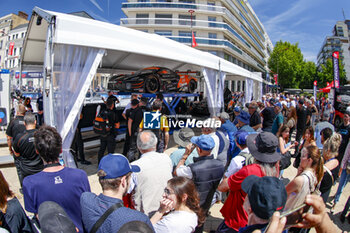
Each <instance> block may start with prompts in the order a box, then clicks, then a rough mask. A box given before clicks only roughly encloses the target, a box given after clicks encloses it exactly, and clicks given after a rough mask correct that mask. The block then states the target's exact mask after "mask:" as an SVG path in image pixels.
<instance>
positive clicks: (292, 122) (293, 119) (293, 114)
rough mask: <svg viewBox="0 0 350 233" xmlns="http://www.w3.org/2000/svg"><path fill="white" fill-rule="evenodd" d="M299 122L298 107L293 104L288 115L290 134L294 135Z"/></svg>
mask: <svg viewBox="0 0 350 233" xmlns="http://www.w3.org/2000/svg"><path fill="white" fill-rule="evenodd" d="M296 124H297V109H296V108H295V107H293V106H291V107H290V108H289V112H288V117H287V124H286V125H287V126H288V127H289V129H290V133H289V134H290V135H291V136H292V134H293V132H294V130H295V126H296Z"/></svg>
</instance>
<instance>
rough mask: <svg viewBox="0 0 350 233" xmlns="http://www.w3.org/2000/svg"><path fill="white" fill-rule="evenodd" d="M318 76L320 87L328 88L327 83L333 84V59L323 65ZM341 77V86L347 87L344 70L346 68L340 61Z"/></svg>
mask: <svg viewBox="0 0 350 233" xmlns="http://www.w3.org/2000/svg"><path fill="white" fill-rule="evenodd" d="M317 76H318V83H319V84H318V86H319V87H321V88H323V87H326V86H327V82H328V83H331V82H332V81H333V79H334V77H333V62H332V59H331V58H329V59H327V61H326V64H325V65H324V64H322V65H321V70H320V72H318V73H317ZM339 77H340V85H345V84H346V83H347V81H346V74H345V70H344V66H343V64H342V61H341V60H339Z"/></svg>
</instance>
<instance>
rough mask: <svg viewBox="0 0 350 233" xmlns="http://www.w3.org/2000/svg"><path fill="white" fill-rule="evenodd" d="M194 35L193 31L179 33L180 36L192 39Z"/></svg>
mask: <svg viewBox="0 0 350 233" xmlns="http://www.w3.org/2000/svg"><path fill="white" fill-rule="evenodd" d="M191 35H192V33H191V31H179V36H187V37H190V36H191Z"/></svg>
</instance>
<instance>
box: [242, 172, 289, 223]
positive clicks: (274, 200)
mask: <svg viewBox="0 0 350 233" xmlns="http://www.w3.org/2000/svg"><path fill="white" fill-rule="evenodd" d="M242 190H243V191H244V192H245V193H247V194H248V198H249V202H250V206H251V208H252V211H253V213H254V214H255V215H256V216H258V217H259V218H261V219H269V218H270V217H271V216H272V215H273V213H274V212H275V211H282V210H283V209H284V206H285V204H286V201H287V191H286V188H285V187H284V184H283V181H281V180H280V179H278V178H277V177H272V176H264V177H258V176H254V175H251V176H248V177H247V178H245V179H244V180H243V182H242Z"/></svg>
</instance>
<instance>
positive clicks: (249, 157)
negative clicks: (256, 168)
mask: <svg viewBox="0 0 350 233" xmlns="http://www.w3.org/2000/svg"><path fill="white" fill-rule="evenodd" d="M238 155H240V156H242V157H244V158H245V162H244V166H247V165H250V164H253V163H254V162H255V161H254V157H253V155H252V154H251V153H246V152H242V151H241V152H240V153H239V154H238Z"/></svg>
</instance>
